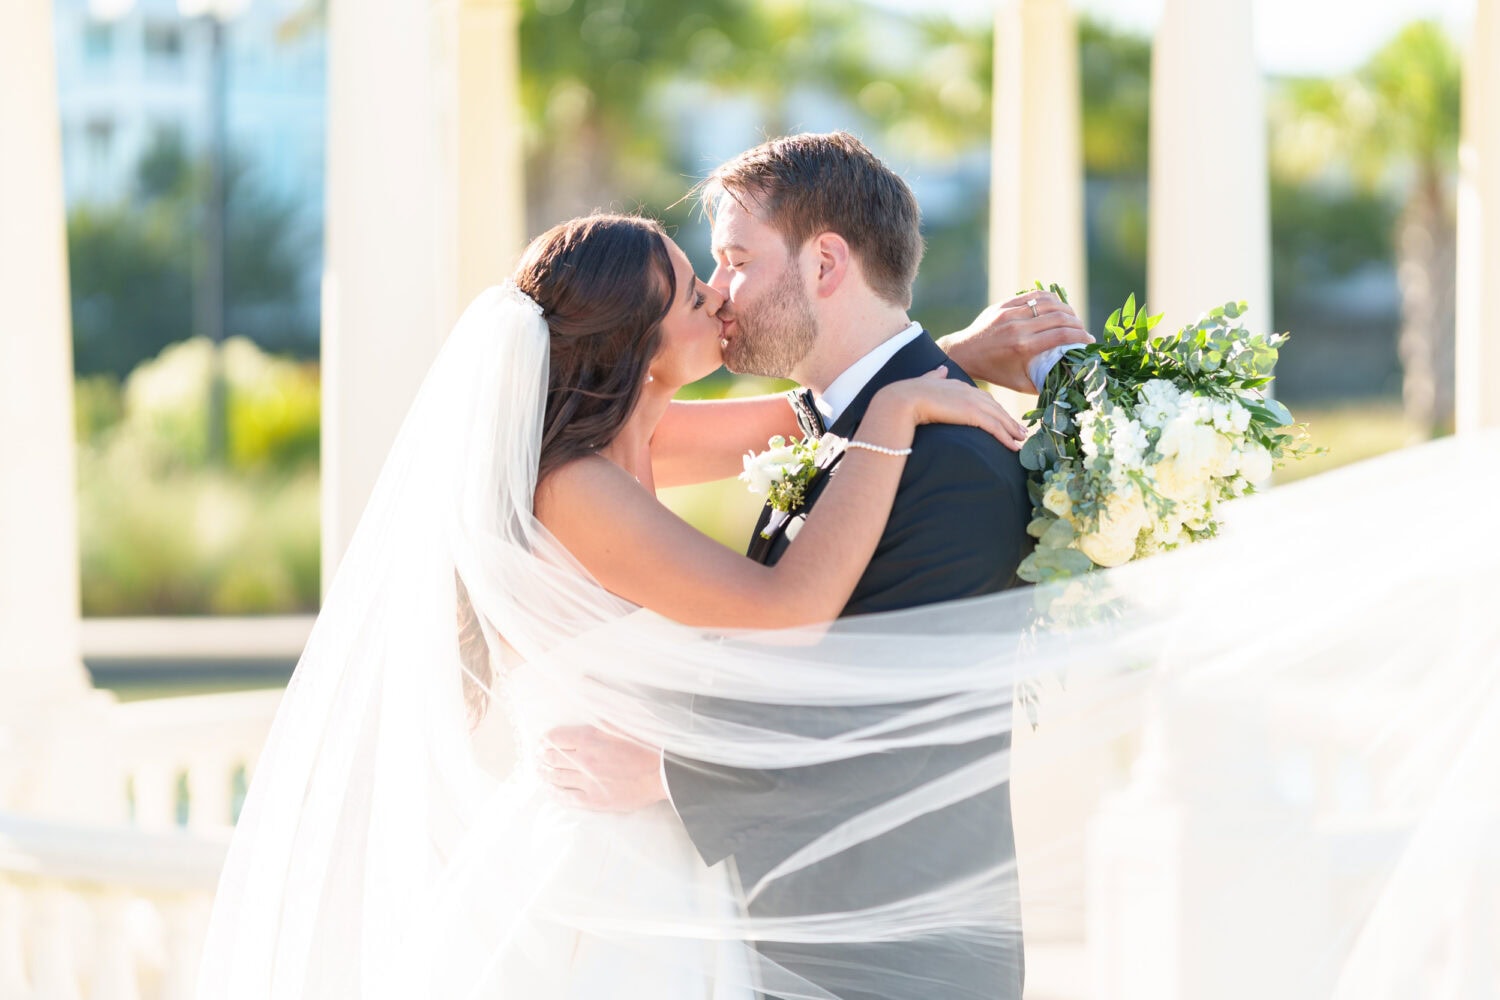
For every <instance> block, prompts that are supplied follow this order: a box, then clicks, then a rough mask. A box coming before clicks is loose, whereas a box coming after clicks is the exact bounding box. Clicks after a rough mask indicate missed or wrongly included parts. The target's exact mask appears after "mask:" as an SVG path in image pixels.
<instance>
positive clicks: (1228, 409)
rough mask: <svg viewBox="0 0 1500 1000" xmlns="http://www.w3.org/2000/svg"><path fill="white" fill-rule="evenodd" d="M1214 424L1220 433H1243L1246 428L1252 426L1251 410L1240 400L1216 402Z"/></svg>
mask: <svg viewBox="0 0 1500 1000" xmlns="http://www.w3.org/2000/svg"><path fill="white" fill-rule="evenodd" d="M1213 424H1214V428H1215V429H1216V430H1218V432H1219V433H1220V434H1243V433H1245V428H1247V427H1249V426H1250V411H1249V410H1247V409H1245V407H1244V406H1242V405H1241V404H1240V403H1239V401H1238V400H1230V401H1228V402H1222V401H1220V402H1215V403H1214V405H1213Z"/></svg>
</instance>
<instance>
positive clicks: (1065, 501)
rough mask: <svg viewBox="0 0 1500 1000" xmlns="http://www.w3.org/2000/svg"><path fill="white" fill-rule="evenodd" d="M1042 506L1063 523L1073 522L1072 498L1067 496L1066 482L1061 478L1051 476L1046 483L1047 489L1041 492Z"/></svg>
mask: <svg viewBox="0 0 1500 1000" xmlns="http://www.w3.org/2000/svg"><path fill="white" fill-rule="evenodd" d="M1042 506H1043V507H1046V508H1047V509H1048V510H1050V511H1051V512H1052V513H1054V514H1056V515H1057V516H1058V517H1060V518H1062V519H1063V520H1064V521H1069V522H1071V521H1072V520H1073V498H1072V497H1071V496H1070V495H1069V494H1068V486H1067V482H1066V480H1065V479H1064V478H1063V477H1061V476H1053V477H1051V479H1050V480H1049V481H1048V483H1047V488H1046V489H1045V490H1043V491H1042Z"/></svg>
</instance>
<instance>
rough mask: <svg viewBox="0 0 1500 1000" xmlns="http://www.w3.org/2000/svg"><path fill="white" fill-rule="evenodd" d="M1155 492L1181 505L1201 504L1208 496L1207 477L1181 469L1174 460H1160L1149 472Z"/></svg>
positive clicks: (1180, 465)
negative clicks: (1154, 484) (1154, 485)
mask: <svg viewBox="0 0 1500 1000" xmlns="http://www.w3.org/2000/svg"><path fill="white" fill-rule="evenodd" d="M1151 479H1152V481H1153V482H1155V483H1156V490H1157V492H1158V493H1160V494H1161V495H1162V496H1164V497H1166V498H1167V499H1168V500H1172V501H1176V502H1177V503H1178V505H1179V506H1181V504H1183V503H1194V502H1198V503H1201V502H1202V498H1203V497H1206V496H1207V495H1208V480H1207V477H1205V476H1201V475H1197V474H1195V473H1192V472H1189V471H1186V470H1184V469H1183V467H1182V464H1181V463H1180V462H1178V461H1177V459H1175V458H1166V459H1162V460H1161V461H1160V462H1157V463H1156V465H1155V466H1154V467H1153V468H1152V470H1151Z"/></svg>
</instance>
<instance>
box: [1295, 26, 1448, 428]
mask: <svg viewBox="0 0 1500 1000" xmlns="http://www.w3.org/2000/svg"><path fill="white" fill-rule="evenodd" d="M1461 76H1462V72H1461V63H1460V57H1459V53H1458V50H1457V48H1456V46H1455V45H1454V44H1453V42H1452V41H1451V40H1450V39H1449V38H1448V36H1447V34H1446V33H1445V32H1444V31H1443V29H1442V27H1441V26H1440V25H1439V24H1438V23H1437V22H1435V21H1418V22H1415V23H1413V24H1411V25H1408V26H1407V27H1406V28H1404V29H1402V30H1401V31H1400V32H1399V33H1398V34H1397V35H1396V36H1395V37H1394V38H1393V39H1392V40H1391V41H1390V42H1389V43H1387V44H1386V45H1385V46H1384V47H1383V48H1381V49H1380V50H1379V51H1378V52H1376V53H1375V54H1374V55H1373V56H1372V57H1371V58H1370V59H1369V61H1367V62H1366V63H1365V64H1364V65H1363V66H1361V67H1359V68H1358V69H1357V70H1356V71H1354V72H1353V73H1351V74H1349V75H1347V76H1344V77H1341V78H1338V79H1335V80H1331V81H1324V80H1305V81H1297V82H1294V83H1292V84H1290V85H1289V86H1288V88H1287V90H1286V104H1285V106H1284V107H1283V108H1282V109H1281V110H1280V112H1279V114H1280V115H1281V116H1282V117H1283V118H1284V119H1288V121H1286V122H1285V124H1284V126H1283V134H1284V135H1287V136H1289V137H1295V138H1296V139H1298V140H1300V141H1299V142H1297V143H1296V144H1294V145H1292V146H1291V148H1290V149H1289V150H1288V151H1286V152H1285V153H1283V155H1282V157H1281V159H1282V167H1283V169H1285V170H1287V171H1288V172H1291V173H1295V172H1296V171H1297V169H1298V168H1299V167H1300V168H1302V169H1303V170H1304V171H1305V172H1309V173H1310V172H1313V171H1315V170H1319V169H1322V164H1324V163H1326V162H1328V161H1329V160H1333V161H1335V162H1339V163H1341V164H1342V165H1343V166H1344V168H1345V169H1346V170H1347V171H1348V173H1349V175H1350V177H1351V178H1352V179H1353V180H1354V181H1355V182H1356V183H1357V184H1358V185H1360V186H1361V187H1362V188H1363V189H1364V190H1366V191H1382V192H1386V191H1390V192H1394V197H1395V198H1396V199H1397V201H1398V204H1399V209H1398V211H1397V212H1396V214H1395V229H1394V233H1393V234H1392V240H1391V242H1392V246H1393V247H1394V250H1395V257H1396V266H1397V278H1398V281H1399V283H1400V287H1401V332H1400V335H1399V350H1400V356H1401V363H1402V369H1403V378H1402V400H1403V405H1404V407H1405V409H1406V412H1407V415H1408V417H1409V419H1410V421H1411V422H1412V424H1413V425H1414V426H1417V427H1422V428H1425V429H1426V430H1427V431H1428V432H1429V433H1433V434H1436V433H1442V432H1443V431H1445V430H1448V429H1451V427H1452V425H1453V392H1454V389H1453V385H1454V382H1453V338H1454V326H1455V313H1454V283H1455V269H1456V260H1455V243H1456V237H1455V216H1454V205H1453V193H1452V189H1453V178H1454V170H1455V164H1456V161H1457V154H1458V134H1459V90H1460V79H1461Z"/></svg>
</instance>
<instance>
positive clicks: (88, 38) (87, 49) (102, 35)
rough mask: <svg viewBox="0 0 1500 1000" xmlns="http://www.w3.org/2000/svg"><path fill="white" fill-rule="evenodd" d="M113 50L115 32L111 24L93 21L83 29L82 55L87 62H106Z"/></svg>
mask: <svg viewBox="0 0 1500 1000" xmlns="http://www.w3.org/2000/svg"><path fill="white" fill-rule="evenodd" d="M114 50H115V33H114V29H113V27H112V26H111V25H108V24H101V23H98V22H94V23H92V24H89V25H87V26H86V27H85V28H84V29H83V56H84V58H85V59H86V60H87V61H88V62H91V63H102V62H108V61H109V57H110V56H111V55H113V54H114Z"/></svg>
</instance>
